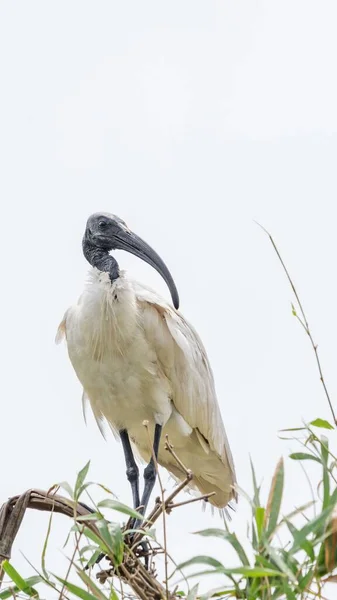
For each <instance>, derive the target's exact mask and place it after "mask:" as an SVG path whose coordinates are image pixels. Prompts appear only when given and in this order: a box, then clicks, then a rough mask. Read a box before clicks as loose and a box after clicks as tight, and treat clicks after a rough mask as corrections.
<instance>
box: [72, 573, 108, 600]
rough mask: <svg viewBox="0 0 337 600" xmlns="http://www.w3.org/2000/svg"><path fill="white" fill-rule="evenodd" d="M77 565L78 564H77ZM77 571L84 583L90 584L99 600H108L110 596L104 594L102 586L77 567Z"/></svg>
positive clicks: (91, 589)
mask: <svg viewBox="0 0 337 600" xmlns="http://www.w3.org/2000/svg"><path fill="white" fill-rule="evenodd" d="M75 567H76V565H75ZM76 571H77V574H78V576H79V577H80V578H81V579H82V581H83V583H85V585H87V586H88V588H89V590H90V591H91V592H93V594H95V598H97V600H108V598H107V597H106V596H105V595H104V594H103V592H102V591H101V590H100V588H99V587H98V586H97V585H96V584H95V583H94V581H93V580H92V578H91V577H89V575H88V574H87V573H86V572H85V571H82V570H81V569H79V568H78V567H76Z"/></svg>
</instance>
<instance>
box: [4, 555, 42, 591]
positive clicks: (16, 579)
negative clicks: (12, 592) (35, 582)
mask: <svg viewBox="0 0 337 600" xmlns="http://www.w3.org/2000/svg"><path fill="white" fill-rule="evenodd" d="M1 566H2V568H3V570H4V571H5V573H7V575H8V577H10V578H11V580H12V581H13V583H14V584H15V585H16V586H17V588H18V589H19V590H20V591H21V592H24V593H25V594H27V596H29V597H30V598H38V597H39V594H38V593H37V591H36V590H34V588H32V587H31V586H30V585H29V583H28V584H27V582H26V581H25V579H23V577H21V575H20V573H18V572H17V570H16V569H15V568H14V567H13V565H11V563H10V562H9V561H8V560H4V561H3V563H2V565H1Z"/></svg>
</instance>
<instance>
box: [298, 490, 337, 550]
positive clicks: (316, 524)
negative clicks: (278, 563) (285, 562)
mask: <svg viewBox="0 0 337 600" xmlns="http://www.w3.org/2000/svg"><path fill="white" fill-rule="evenodd" d="M333 495H334V494H333ZM333 495H332V496H331V498H332V497H333ZM333 506H334V505H333V504H331V505H330V506H329V507H328V508H326V509H325V510H323V511H322V512H321V513H320V514H319V515H318V516H317V517H315V518H314V519H312V520H311V521H309V523H306V524H305V525H304V526H303V527H302V528H301V529H299V530H298V531H297V534H296V540H294V543H293V545H292V547H291V548H290V550H289V553H290V554H294V553H295V552H297V550H299V548H301V545H302V543H303V542H305V541H306V539H307V536H308V535H310V534H313V535H317V534H318V535H321V534H322V532H323V530H324V526H325V523H326V521H327V519H328V518H329V517H330V515H331V513H332V510H333Z"/></svg>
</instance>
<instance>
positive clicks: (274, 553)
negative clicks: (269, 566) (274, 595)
mask: <svg viewBox="0 0 337 600" xmlns="http://www.w3.org/2000/svg"><path fill="white" fill-rule="evenodd" d="M266 548H267V550H268V553H269V555H270V558H272V560H273V561H274V562H275V564H276V565H277V566H278V568H279V569H280V571H282V573H284V575H285V576H286V577H287V578H288V579H289V580H290V581H292V582H293V583H296V577H295V576H294V574H293V572H292V571H291V569H290V568H289V567H288V565H287V564H286V563H285V561H284V560H283V558H282V556H280V554H279V553H278V552H277V551H276V550H275V548H273V547H272V546H270V545H269V544H266Z"/></svg>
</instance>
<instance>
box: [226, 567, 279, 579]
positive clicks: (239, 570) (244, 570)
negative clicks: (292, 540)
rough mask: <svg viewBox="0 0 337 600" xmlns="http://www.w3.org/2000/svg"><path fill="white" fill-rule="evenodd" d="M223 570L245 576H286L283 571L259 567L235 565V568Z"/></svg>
mask: <svg viewBox="0 0 337 600" xmlns="http://www.w3.org/2000/svg"><path fill="white" fill-rule="evenodd" d="M223 572H224V573H226V574H232V575H244V576H245V577H286V575H285V574H284V573H282V572H281V571H277V570H276V569H267V568H266V569H260V568H259V567H236V568H235V569H224V571H223Z"/></svg>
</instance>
